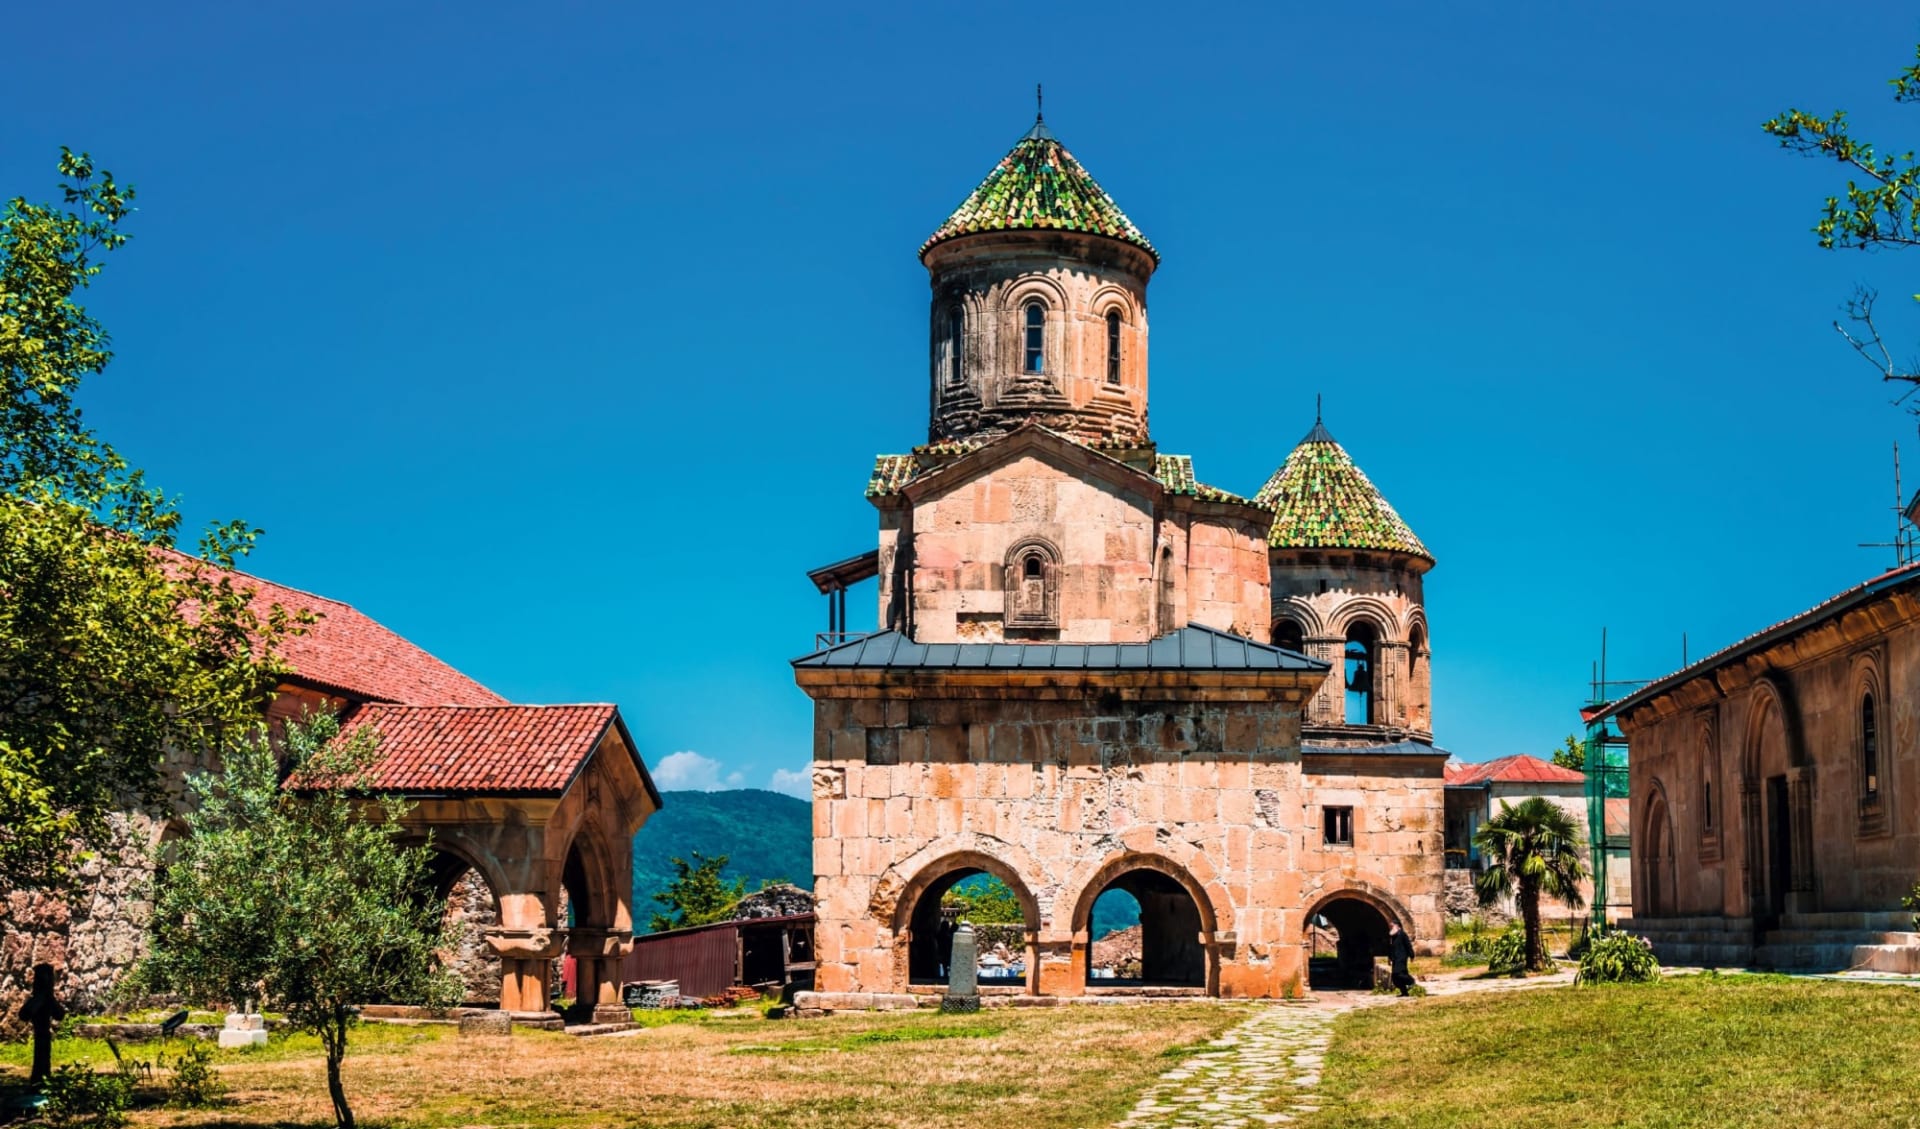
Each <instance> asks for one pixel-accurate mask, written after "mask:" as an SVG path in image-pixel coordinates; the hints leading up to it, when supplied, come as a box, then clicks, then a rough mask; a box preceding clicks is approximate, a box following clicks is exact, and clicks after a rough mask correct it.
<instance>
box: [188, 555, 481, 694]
mask: <svg viewBox="0 0 1920 1129" xmlns="http://www.w3.org/2000/svg"><path fill="white" fill-rule="evenodd" d="M170 555H171V556H173V557H175V558H177V560H178V563H180V564H183V565H184V564H197V563H201V562H198V561H195V560H194V559H193V558H191V557H188V556H187V555H186V554H182V553H172V554H170ZM232 575H233V577H234V583H235V584H236V585H237V586H240V587H244V588H251V589H253V593H254V595H253V600H254V608H255V614H256V615H258V616H260V617H261V618H262V619H264V618H266V614H267V610H268V608H270V607H271V606H272V605H274V604H279V605H280V606H281V607H283V608H286V609H287V610H288V611H296V610H301V609H304V610H306V611H310V612H313V613H314V614H315V615H316V616H317V617H318V619H317V620H316V622H314V623H312V624H309V625H308V626H307V628H306V630H305V632H304V633H303V634H300V635H291V636H287V637H285V638H282V639H281V640H280V644H279V654H280V657H281V658H282V659H284V660H285V661H286V663H287V665H288V666H290V667H292V668H293V672H294V674H295V675H296V676H298V678H299V679H300V680H301V681H303V682H307V683H311V684H312V685H314V686H315V687H316V688H318V689H322V690H327V691H330V692H333V693H336V694H339V695H341V696H343V697H348V698H355V699H359V700H361V701H377V702H407V703H409V704H412V705H453V706H491V705H504V704H505V703H506V699H505V698H502V697H501V696H500V695H498V694H496V693H494V692H493V691H491V690H489V689H487V688H486V687H485V686H482V685H480V684H479V683H478V682H475V681H474V680H473V679H471V678H468V677H467V676H466V675H464V674H462V673H460V672H459V671H457V670H455V669H453V668H452V667H450V666H448V665H447V664H446V663H444V662H441V661H440V660H439V659H436V658H434V657H433V656H432V655H430V654H428V653H427V652H425V651H423V650H421V649H420V648H419V647H417V646H415V645H413V644H412V643H410V642H408V641H407V640H405V639H403V638H401V637H400V636H399V635H396V634H395V633H394V632H392V631H390V630H388V629H387V628H385V627H382V626H381V625H380V624H379V623H377V622H375V621H374V620H373V619H372V618H371V617H369V616H367V615H366V614H365V613H363V612H361V611H359V610H358V609H356V608H354V607H353V606H352V605H351V604H343V603H341V602H340V601H338V600H329V599H327V598H326V597H325V596H316V595H314V594H313V593H311V592H302V591H300V590H299V589H297V588H288V587H286V586H285V585H281V584H275V583H273V582H272V581H270V580H262V579H260V578H259V577H257V576H251V575H248V574H247V573H244V572H238V571H235V572H234V573H233V574H232Z"/></svg>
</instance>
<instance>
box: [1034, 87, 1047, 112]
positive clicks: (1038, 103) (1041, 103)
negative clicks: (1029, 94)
mask: <svg viewBox="0 0 1920 1129" xmlns="http://www.w3.org/2000/svg"><path fill="white" fill-rule="evenodd" d="M1033 120H1034V121H1036V122H1043V121H1046V120H1047V96H1046V93H1045V92H1044V91H1042V90H1041V88H1040V84H1039V83H1037V82H1036V83H1034V84H1033Z"/></svg>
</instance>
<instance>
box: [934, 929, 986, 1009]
mask: <svg viewBox="0 0 1920 1129" xmlns="http://www.w3.org/2000/svg"><path fill="white" fill-rule="evenodd" d="M940 1010H941V1011H955V1012H965V1011H979V1010H980V951H979V947H978V946H977V945H976V944H975V942H974V939H973V926H971V925H969V924H967V923H966V922H964V921H963V922H961V923H960V928H958V929H956V930H954V931H953V958H952V961H951V962H950V963H949V965H948V968H947V995H946V998H945V999H943V1000H941V1001H940Z"/></svg>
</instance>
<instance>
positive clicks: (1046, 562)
mask: <svg viewBox="0 0 1920 1129" xmlns="http://www.w3.org/2000/svg"><path fill="white" fill-rule="evenodd" d="M1060 560H1061V558H1060V549H1059V547H1058V546H1056V545H1055V544H1054V543H1053V542H1052V541H1049V540H1048V539H1046V538H1045V537H1037V536H1035V537H1023V538H1021V539H1020V540H1018V541H1015V542H1014V543H1013V545H1012V547H1010V548H1009V549H1008V550H1007V556H1006V560H1005V562H1004V564H1003V566H1002V569H1003V575H1002V580H1003V582H1004V586H1005V593H1006V607H1005V611H1004V612H1003V616H1004V623H1005V626H1006V627H1007V628H1008V629H1010V630H1016V631H1028V630H1041V631H1046V630H1052V629H1055V628H1058V627H1059V626H1060Z"/></svg>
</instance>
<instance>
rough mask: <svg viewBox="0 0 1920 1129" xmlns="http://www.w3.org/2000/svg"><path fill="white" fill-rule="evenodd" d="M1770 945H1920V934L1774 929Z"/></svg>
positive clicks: (1769, 934)
mask: <svg viewBox="0 0 1920 1129" xmlns="http://www.w3.org/2000/svg"><path fill="white" fill-rule="evenodd" d="M1766 943H1767V944H1769V945H1920V933H1910V932H1875V931H1872V930H1859V929H1799V928H1791V929H1773V930H1769V931H1768V933H1767V936H1766Z"/></svg>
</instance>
